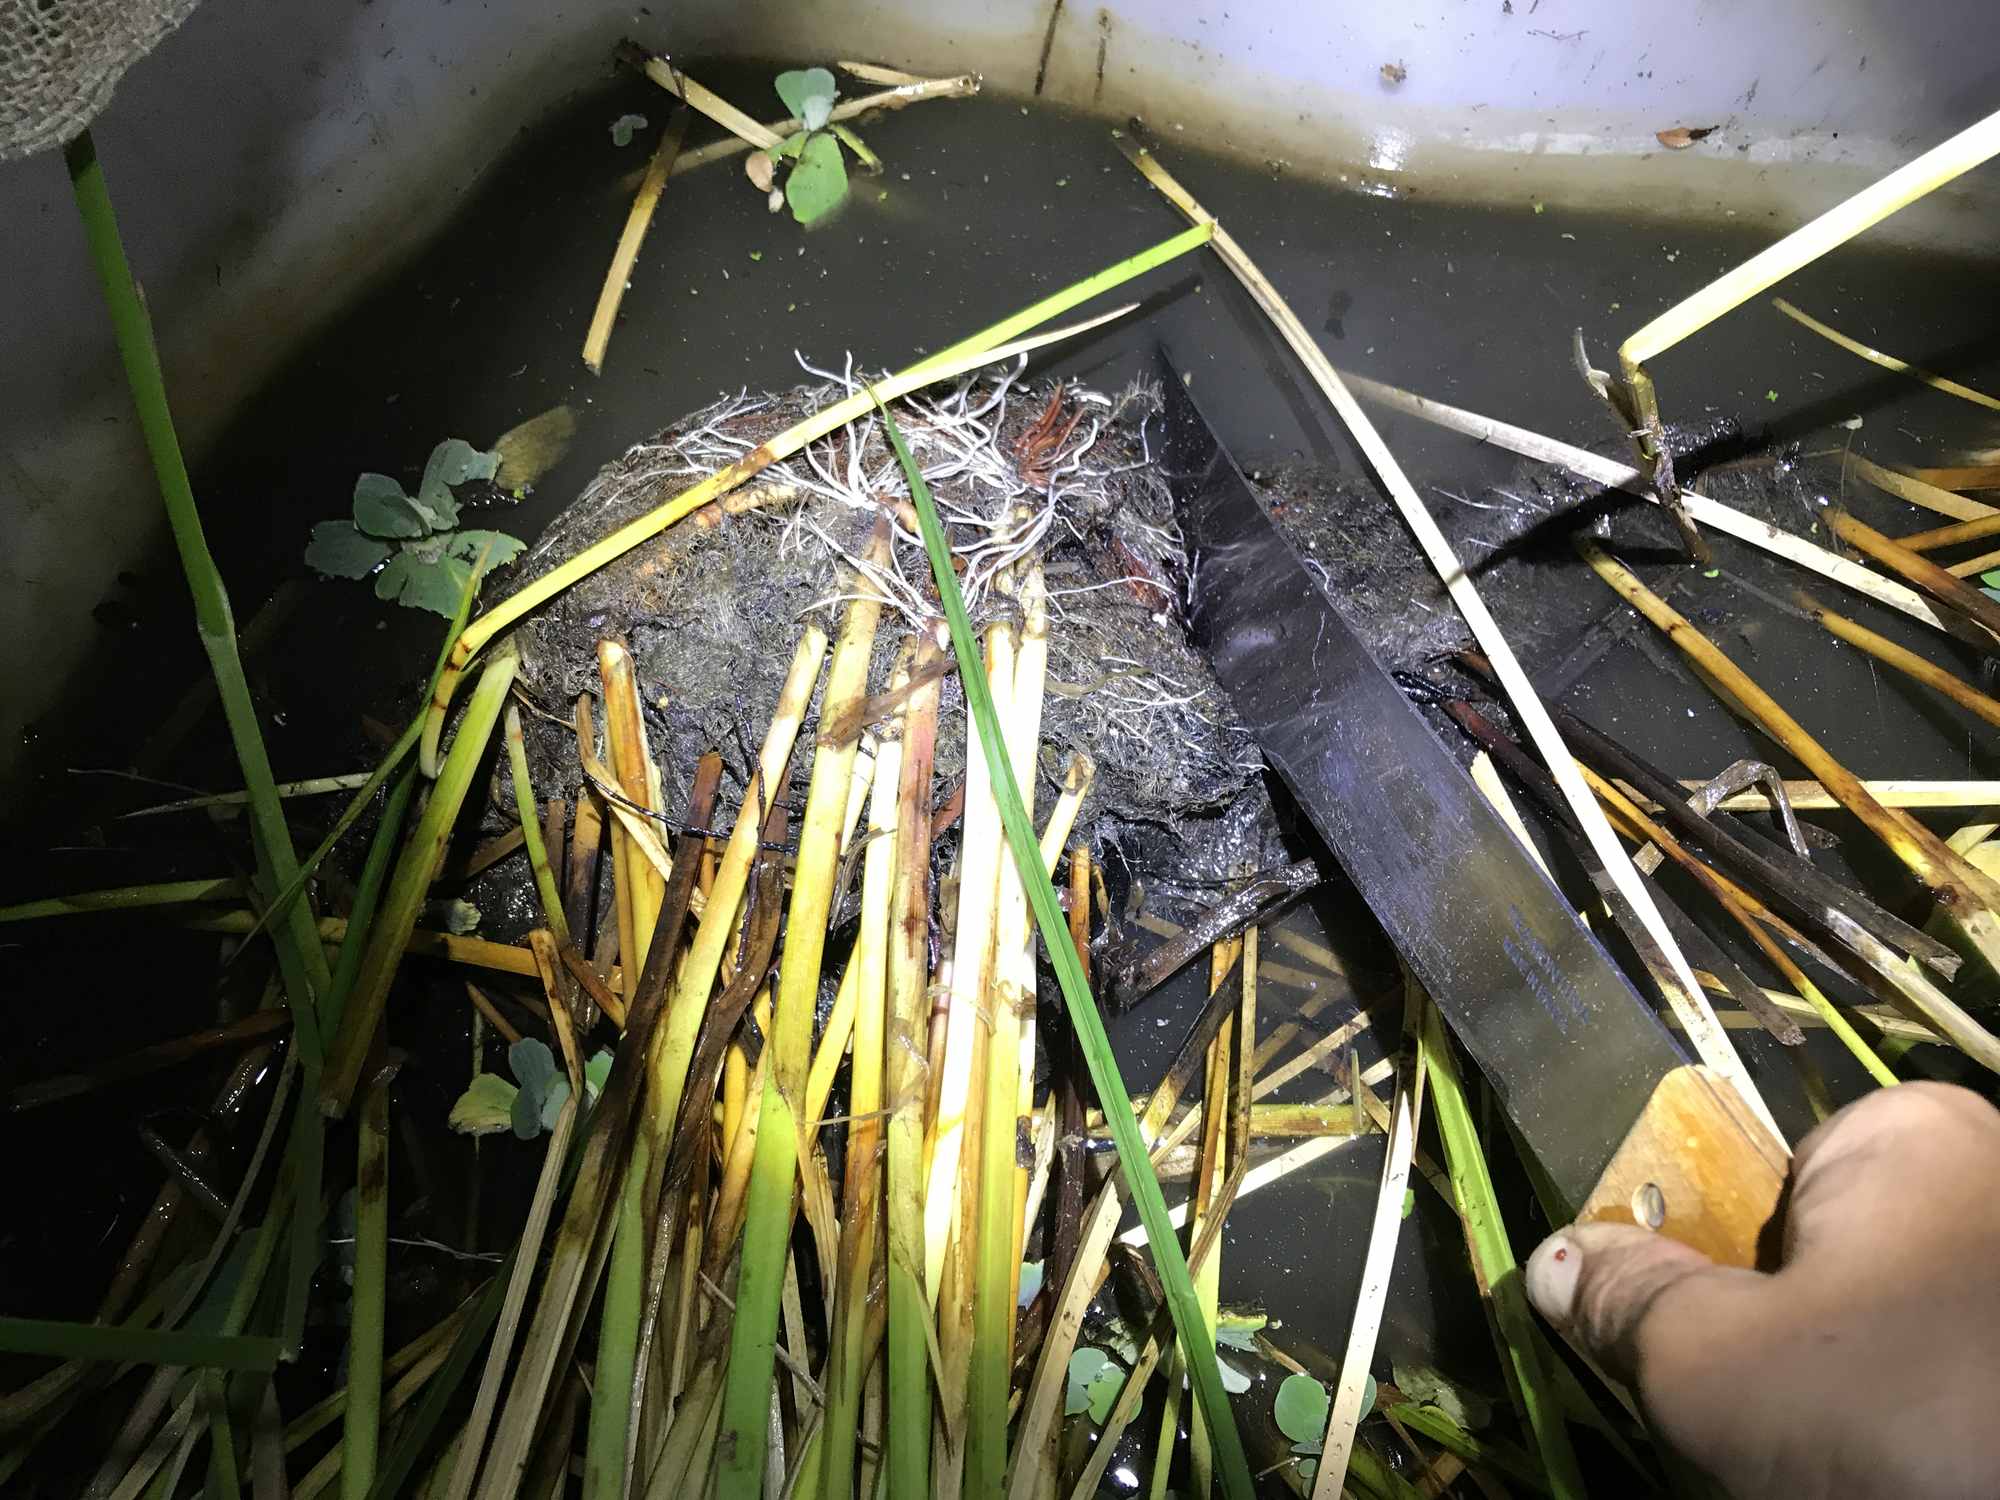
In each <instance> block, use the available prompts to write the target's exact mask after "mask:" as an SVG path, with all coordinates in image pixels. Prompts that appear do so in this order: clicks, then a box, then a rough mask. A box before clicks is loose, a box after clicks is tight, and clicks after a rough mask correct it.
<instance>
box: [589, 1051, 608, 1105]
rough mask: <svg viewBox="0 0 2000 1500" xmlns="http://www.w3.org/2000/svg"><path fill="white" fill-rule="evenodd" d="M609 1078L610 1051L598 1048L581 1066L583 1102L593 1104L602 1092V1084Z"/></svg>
mask: <svg viewBox="0 0 2000 1500" xmlns="http://www.w3.org/2000/svg"><path fill="white" fill-rule="evenodd" d="M610 1076H611V1051H610V1049H609V1048H607V1047H600V1048H598V1049H597V1051H595V1052H593V1053H591V1054H590V1056H589V1057H588V1058H587V1059H586V1060H585V1062H584V1064H583V1100H584V1103H586V1104H591V1103H595V1102H596V1100H597V1096H598V1095H599V1094H601V1093H603V1092H604V1082H605V1080H606V1079H608V1078H609V1077H610Z"/></svg>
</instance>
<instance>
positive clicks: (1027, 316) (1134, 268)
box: [421, 225, 1209, 775]
mask: <svg viewBox="0 0 2000 1500" xmlns="http://www.w3.org/2000/svg"><path fill="white" fill-rule="evenodd" d="M1208 235H1209V231H1208V230H1207V229H1206V228H1205V227H1203V226H1200V225H1197V226H1196V227H1195V228H1193V229H1190V230H1188V231H1186V232H1185V233H1183V234H1177V235H1175V236H1174V237H1173V238H1171V239H1169V240H1165V241H1162V242H1161V243H1160V244H1158V245H1155V246H1153V247H1152V248H1151V249H1149V250H1144V251H1141V252H1140V253H1139V254H1137V255H1134V256H1131V257H1129V258H1127V259H1125V260H1122V261H1120V262H1118V263H1117V264H1116V265H1113V266H1108V267H1106V268H1105V269H1104V270H1102V271H1099V272H1097V273H1096V274H1095V275H1092V276H1089V277H1086V278H1085V279H1084V280H1082V281H1079V282H1076V283H1075V284H1073V285H1071V286H1068V287H1065V288H1064V289H1063V290H1062V291H1059V292H1057V293H1055V294H1054V295H1053V296H1049V297H1045V298H1043V299H1042V300H1041V301H1039V302H1036V303H1035V304H1033V305H1032V306H1030V307H1028V308H1025V309H1023V310H1022V311H1021V312H1018V313H1015V314H1014V315H1013V316H1011V317H1008V318H1003V319H1002V320H1001V321H1000V322H998V323H995V324H993V325H992V326H991V327H988V328H984V329H981V330H980V331H979V332H978V333H975V334H973V335H972V336H971V337H969V338H965V339H961V340H959V341H958V342H957V343H955V344H952V345H950V346H949V347H947V348H945V349H942V350H940V351H939V352H938V353H936V354H932V355H928V356H926V357H925V358H923V359H921V360H918V361H917V362H916V363H915V364H914V365H911V366H909V367H908V368H907V369H905V370H903V371H901V372H900V373H898V374H896V375H893V376H891V377H889V378H888V379H887V380H884V381H881V382H879V383H878V384H877V385H876V386H874V387H873V388H872V389H871V390H864V391H860V392H857V393H856V394H855V395H853V396H850V397H848V398H846V399H845V400H842V401H836V402H834V403H832V404H831V405H829V406H827V407H825V408H824V409H822V410H820V411H818V412H815V413H814V414H813V415H812V416H810V417H807V418H806V419H805V420H803V421H801V422H799V423H797V424H796V425H794V426H792V427H790V428H788V429H787V430H786V431H784V432H782V433H780V434H778V435H777V436H776V437H773V438H770V439H767V440H766V441H765V442H763V443H760V444H759V445H758V446H757V447H756V448H753V449H752V450H751V451H750V452H749V453H747V454H745V455H744V456H743V457H742V458H740V459H738V460H737V461H736V462H734V463H732V464H730V465H728V466H727V467H725V468H722V469H719V470H717V471H716V472H715V473H714V474H711V475H710V476H709V477H708V478H706V479H704V480H702V481H700V482H699V483H697V484H695V485H692V486H690V487H689V488H687V489H685V490H682V491H681V492H680V493H679V494H677V495H675V496H674V497H673V498H672V499H670V500H668V501H666V502H665V503H664V504H662V505H660V506H657V507H656V508H654V509H653V510H651V511H649V512H647V513H646V514H645V515H643V516H641V517H639V518H638V519H637V520H635V521H632V522H629V523H628V524H626V525H624V526H621V527H620V528H619V529H618V530H617V531H615V532H613V533H612V534H611V535H610V536H608V537H605V538H604V539H603V540H602V541H600V542H597V543H595V544H594V545H592V546H590V547H588V548H586V549H584V550H583V551H582V552H580V553H578V554H577V555H576V556H575V557H574V558H572V559H570V560H569V561H568V562H566V563H564V564H563V565H562V566H561V567H558V568H554V569H551V570H550V571H549V572H548V573H546V574H544V575H543V576H542V577H541V578H538V579H536V580H535V581H534V582H533V583H531V584H529V585H528V586H527V587H525V588H523V589H521V590H519V591H518V592H516V593H514V594H512V595H510V596H509V597H508V598H506V599H505V600H503V601H502V602H501V603H500V604H498V605H496V606H495V607H494V608H493V609H491V610H488V611H487V613H486V614H485V615H483V616H482V617H481V618H480V619H478V620H477V621H475V622H474V623H473V624H472V625H471V626H470V627H469V628H468V629H467V630H466V631H465V632H464V633H463V634H462V635H461V636H460V637H459V639H458V642H457V644H456V646H455V647H454V648H453V652H452V659H451V662H450V664H449V666H448V667H447V668H446V670H445V672H444V674H443V676H442V677H441V678H440V680H439V681H438V683H437V685H436V687H435V688H434V689H433V691H432V694H431V703H430V709H429V714H428V717H427V719H426V722H425V727H424V738H423V742H422V747H421V748H422V756H421V764H422V765H423V767H424V772H425V774H426V775H433V774H435V771H436V767H437V742H438V736H439V734H440V733H441V732H442V730H443V727H444V714H445V710H446V709H447V708H449V707H450V706H451V700H452V698H453V697H454V696H455V694H456V693H457V690H458V678H459V676H460V675H461V674H462V673H463V672H464V670H465V667H466V664H467V663H469V662H470V661H471V660H472V658H473V657H474V656H475V655H476V654H478V652H479V651H480V650H481V649H482V648H483V647H484V646H485V645H486V643H487V642H488V641H490V640H492V639H493V638H494V637H495V636H497V635H498V634H499V633H500V632H501V631H503V630H505V629H507V627H508V626H510V625H512V624H513V623H514V622H515V621H516V620H519V619H520V618H521V617H522V616H524V615H526V614H527V613H528V612H529V611H531V610H533V609H535V608H537V607H538V606H540V605H541V604H543V603H545V602H546V601H547V600H549V599H551V598H553V597H554V596H555V595H557V594H559V593H561V592H562V591H563V590H564V589H566V588H568V587H569V586H570V585H571V584H573V583H575V582H576V581H577V580H578V579H581V578H586V577H588V576H589V575H590V574H592V573H594V572H596V571H597V570H598V569H599V568H601V567H603V566H604V565H605V564H606V563H609V562H611V561H612V560H613V559H615V558H619V557H622V556H624V555H625V554H626V553H627V552H629V551H631V550H632V549H633V548H634V547H636V546H638V545H639V544H640V543H641V542H644V541H646V540H648V539H649V538H651V537H655V536H657V535H659V534H660V533H661V532H662V531H664V530H666V529H667V527H669V526H671V525H673V523H674V522H676V521H678V520H679V519H681V517H683V516H686V515H689V514H692V513H693V512H694V511H697V510H699V509H701V507H702V506H704V505H706V504H708V503H709V502H710V501H712V500H716V499H719V498H720V497H721V496H723V495H725V494H727V493H728V492H729V491H731V490H733V489H735V488H736V487H737V486H738V485H740V484H742V483H744V482H745V481H746V480H749V479H752V478H754V477H755V476H756V475H758V474H760V473H762V472H763V471H764V470H765V469H767V468H769V467H770V466H771V465H772V464H774V463H779V462H782V461H783V460H784V459H786V458H789V457H790V456H791V455H792V454H794V453H797V452H798V451H799V450H800V449H802V448H804V447H805V446H806V444H808V443H810V442H813V441H815V440H816V439H818V438H822V437H824V436H826V434H828V433H829V432H832V431H834V430H835V429H836V428H839V427H843V426H845V425H846V424H847V423H849V422H851V421H853V420H854V419H855V418H856V417H859V416H862V415H863V414H865V413H866V412H867V411H868V410H869V408H870V406H872V405H873V404H874V402H875V400H876V399H877V398H879V399H881V400H883V401H889V400H893V399H894V398H896V397H897V396H901V395H904V394H906V393H907V392H909V391H913V390H920V389H922V388H923V387H924V386H927V385H932V384H935V383H936V382H938V381H941V380H949V379H951V378H952V377H953V376H955V375H962V374H965V373H966V372H967V371H969V370H974V369H978V368H980V367H981V366H983V365H986V364H991V363H993V362H994V361H996V360H1000V359H1011V358H1013V357H1014V356H1015V355H1017V354H1021V353H1025V352H1026V351H1027V350H1029V349H1032V348H1039V347H1041V346H1042V345H1043V344H1046V343H1050V342H1054V341H1056V340H1059V339H1064V338H1068V337H1070V336H1072V335H1073V334H1074V333H1077V332H1080V331H1082V328H1083V327H1088V326H1094V320H1093V322H1092V323H1086V324H1084V325H1080V326H1079V327H1078V328H1072V329H1059V330H1056V331H1055V332H1053V333H1050V334H1047V335H1041V336H1037V337H1033V338H1020V337H1019V335H1021V334H1023V333H1025V332H1026V331H1027V330H1029V329H1032V328H1036V327H1039V326H1040V325H1041V324H1043V323H1046V322H1047V321H1048V320H1049V319H1051V318H1054V317H1059V316H1060V315H1061V314H1063V313H1064V312H1067V311H1068V310H1069V309H1070V308H1073V307H1075V306H1077V305H1078V304H1079V303H1082V302H1087V301H1089V300H1090V299H1091V298H1092V297H1095V296H1097V295H1098V294H1099V293H1102V292H1107V291H1109V290H1111V289H1112V288H1113V287H1116V286H1122V285H1123V284H1124V283H1125V282H1127V281H1130V280H1132V279H1133V278H1134V277H1136V276H1141V275H1143V274H1145V273H1146V272H1147V271H1150V270H1152V269H1154V268H1155V267H1157V266H1161V265H1165V264H1166V263H1167V262H1168V261H1171V260H1173V259H1175V258H1176V257H1178V256H1181V255H1185V254H1186V253H1187V252H1188V251H1190V250H1193V249H1196V248H1198V247H1200V246H1201V245H1204V244H1206V243H1207V242H1208ZM1122 311H1123V309H1121V310H1120V313H1122ZM1116 315H1118V314H1114V316H1116ZM1010 341H1012V342H1010Z"/></svg>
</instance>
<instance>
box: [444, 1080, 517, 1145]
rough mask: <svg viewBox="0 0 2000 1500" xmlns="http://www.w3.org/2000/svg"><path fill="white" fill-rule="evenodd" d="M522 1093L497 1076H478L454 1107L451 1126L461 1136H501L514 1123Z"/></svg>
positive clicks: (450, 1121) (450, 1120)
mask: <svg viewBox="0 0 2000 1500" xmlns="http://www.w3.org/2000/svg"><path fill="white" fill-rule="evenodd" d="M520 1092H521V1091H520V1090H519V1089H518V1088H516V1087H515V1086H514V1085H513V1084H511V1083H509V1082H508V1081H507V1080H506V1079H504V1078H502V1077H501V1076H500V1075H499V1074H497V1073H478V1074H475V1075H474V1076H473V1079H472V1083H471V1086H470V1087H468V1088H467V1089H466V1091H465V1092H464V1093H462V1094H460V1095H459V1096H458V1102H457V1103H455V1104H453V1105H452V1107H451V1115H450V1117H449V1123H450V1125H451V1128H452V1129H453V1130H456V1131H457V1132H458V1133H459V1134H460V1135H498V1134H499V1133H500V1132H501V1131H503V1130H508V1129H511V1128H512V1126H513V1123H514V1100H515V1098H516V1097H517V1096H518V1095H519V1094H520Z"/></svg>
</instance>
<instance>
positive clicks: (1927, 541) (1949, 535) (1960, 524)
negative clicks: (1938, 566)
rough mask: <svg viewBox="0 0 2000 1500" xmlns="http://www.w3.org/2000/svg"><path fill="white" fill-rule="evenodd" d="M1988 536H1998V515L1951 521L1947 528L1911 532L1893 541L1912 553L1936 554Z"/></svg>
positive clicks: (1999, 525) (1999, 531)
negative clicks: (1942, 549) (1940, 550)
mask: <svg viewBox="0 0 2000 1500" xmlns="http://www.w3.org/2000/svg"><path fill="white" fill-rule="evenodd" d="M1989 536H2000V515H1992V516H1981V517H1979V518H1978V519H1977V520H1975V521H1953V522H1952V523H1951V524H1950V525H1949V526H1933V527H1931V528H1930V529H1929V530H1927V531H1913V532H1911V533H1910V534H1909V535H1907V536H1899V537H1897V538H1896V539H1895V540H1896V544H1897V545H1898V546H1901V547H1907V548H1909V549H1910V551H1912V552H1936V551H1938V550H1939V549H1940V548H1943V547H1956V546H1958V545H1959V544H1960V543H1961V542H1978V541H1984V540H1985V539H1986V538H1987V537H1989Z"/></svg>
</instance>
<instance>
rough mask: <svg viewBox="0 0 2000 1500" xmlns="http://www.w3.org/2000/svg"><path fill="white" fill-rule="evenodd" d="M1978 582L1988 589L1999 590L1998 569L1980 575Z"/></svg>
mask: <svg viewBox="0 0 2000 1500" xmlns="http://www.w3.org/2000/svg"><path fill="white" fill-rule="evenodd" d="M1979 581H1980V582H1981V583H1983V584H1985V585H1986V586H1987V587H1988V588H1996V589H2000V568H1995V569H1994V570H1993V571H1992V572H1990V573H1981V574H1980V575H1979Z"/></svg>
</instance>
